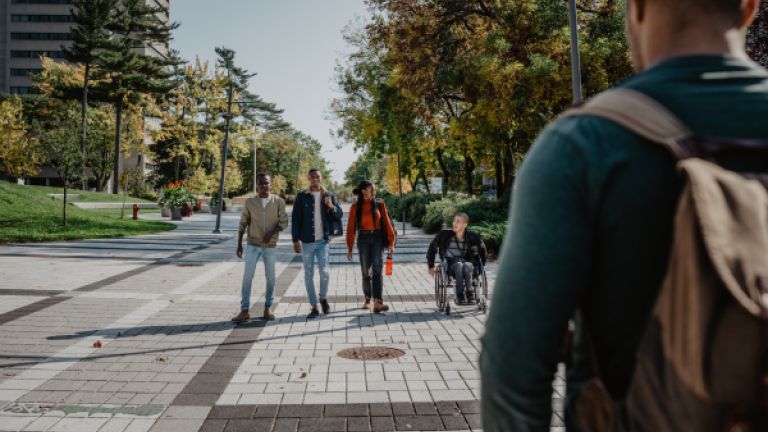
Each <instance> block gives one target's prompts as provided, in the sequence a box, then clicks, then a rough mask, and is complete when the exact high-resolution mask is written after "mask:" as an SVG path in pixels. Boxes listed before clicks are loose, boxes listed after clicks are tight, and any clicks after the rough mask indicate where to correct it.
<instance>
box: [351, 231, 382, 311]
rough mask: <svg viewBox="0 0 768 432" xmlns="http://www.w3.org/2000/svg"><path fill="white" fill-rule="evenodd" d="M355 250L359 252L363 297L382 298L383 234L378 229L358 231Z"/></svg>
mask: <svg viewBox="0 0 768 432" xmlns="http://www.w3.org/2000/svg"><path fill="white" fill-rule="evenodd" d="M357 250H358V252H359V253H360V267H361V269H362V272H363V293H365V298H366V299H370V298H374V299H378V300H382V297H381V296H382V291H383V286H384V280H383V278H382V267H383V266H384V261H383V259H382V252H383V251H384V236H383V235H382V234H381V232H380V231H360V233H359V235H358V237H357Z"/></svg>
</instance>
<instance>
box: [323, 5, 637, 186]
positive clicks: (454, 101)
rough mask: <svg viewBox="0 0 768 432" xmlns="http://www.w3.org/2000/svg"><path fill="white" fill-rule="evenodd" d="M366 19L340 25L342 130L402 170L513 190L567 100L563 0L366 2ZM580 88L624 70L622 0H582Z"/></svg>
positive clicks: (595, 86)
mask: <svg viewBox="0 0 768 432" xmlns="http://www.w3.org/2000/svg"><path fill="white" fill-rule="evenodd" d="M368 4H369V6H370V8H371V10H372V12H373V18H372V20H371V21H370V22H369V23H367V24H366V25H365V27H364V28H362V29H360V30H357V31H351V32H348V33H347V40H348V41H349V42H350V43H352V44H353V45H354V47H355V48H356V51H354V52H353V53H352V54H351V55H350V57H349V59H348V63H347V65H345V66H340V67H339V68H338V70H339V74H338V80H337V81H338V83H339V85H340V87H341V90H342V92H343V96H342V97H341V98H339V99H337V100H335V101H334V102H333V104H332V109H333V111H334V113H335V114H336V116H337V117H338V118H339V119H340V120H341V123H342V124H341V127H340V130H339V135H340V136H341V137H343V138H346V139H348V140H350V141H352V142H354V143H355V145H356V147H357V148H359V149H364V150H365V151H366V152H372V153H373V154H379V153H384V154H390V155H394V154H395V153H397V154H399V155H400V156H401V163H400V168H401V176H403V177H404V178H405V179H407V180H408V181H409V183H414V182H418V181H421V182H423V184H425V185H427V184H428V181H427V179H426V178H427V176H428V175H430V173H431V172H432V171H433V170H435V169H436V168H437V169H439V170H440V171H442V175H443V186H444V191H443V192H446V191H447V189H448V188H452V189H463V190H465V191H466V192H467V193H473V192H474V190H475V179H476V175H475V170H476V169H477V168H478V167H481V166H482V167H483V168H484V170H485V171H486V172H493V174H494V176H495V178H496V183H497V185H498V187H497V193H498V194H499V195H501V194H503V193H504V191H505V190H509V189H510V188H511V185H512V181H513V179H514V176H515V169H516V166H517V164H518V162H519V160H520V158H521V157H522V155H523V154H524V153H525V152H526V151H527V149H528V148H529V146H530V145H531V144H532V142H533V140H534V138H535V136H536V135H537V134H538V133H539V131H540V130H541V128H542V127H543V126H544V125H545V124H546V123H547V122H548V121H550V120H551V119H552V118H553V117H554V116H555V115H557V114H558V113H559V112H561V111H562V110H563V109H565V108H566V107H567V106H568V105H569V104H570V103H571V102H570V101H571V97H570V55H569V53H570V42H569V37H568V20H567V16H568V14H567V6H566V4H565V2H562V1H551V0H525V1H520V0H368ZM579 13H580V23H581V30H582V35H581V38H582V51H583V52H582V57H583V58H584V73H583V77H584V88H585V90H586V92H587V93H596V92H598V91H601V90H603V89H605V88H607V87H608V86H609V85H610V84H611V83H613V82H616V81H618V80H620V79H622V78H624V77H626V76H628V75H629V73H630V72H631V67H630V64H629V56H628V50H627V47H626V42H625V38H624V32H623V26H622V17H623V2H622V1H617V0H580V1H579Z"/></svg>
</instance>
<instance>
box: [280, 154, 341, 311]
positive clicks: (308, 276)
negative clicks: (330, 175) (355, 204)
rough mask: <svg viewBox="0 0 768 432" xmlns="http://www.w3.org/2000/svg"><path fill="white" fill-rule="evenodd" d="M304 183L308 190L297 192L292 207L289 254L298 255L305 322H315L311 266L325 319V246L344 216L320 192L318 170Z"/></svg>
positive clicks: (331, 196) (334, 202) (330, 197)
mask: <svg viewBox="0 0 768 432" xmlns="http://www.w3.org/2000/svg"><path fill="white" fill-rule="evenodd" d="M307 180H308V181H309V188H307V189H306V190H303V191H301V192H299V193H298V194H297V195H296V200H295V201H294V203H293V212H292V213H291V236H292V238H293V251H294V252H296V253H297V254H301V255H302V260H303V262H304V285H305V287H306V289H307V297H309V304H310V306H311V309H310V311H309V315H307V319H315V318H317V317H319V316H320V311H318V309H317V303H318V298H317V296H318V293H317V291H315V262H317V267H318V272H319V273H320V293H319V294H320V306H321V307H322V308H323V314H324V315H328V314H329V313H330V312H331V305H330V304H329V303H328V299H327V295H328V284H329V283H330V280H331V272H330V271H329V270H328V264H329V261H330V254H329V243H330V241H331V234H332V233H333V231H334V224H335V223H337V222H338V221H341V218H342V217H343V215H344V212H343V211H342V210H341V207H340V206H339V202H338V201H337V200H336V196H335V195H334V194H333V193H332V192H330V191H327V190H325V188H323V176H322V174H321V173H320V170H318V169H316V168H312V169H310V170H309V173H308V174H307Z"/></svg>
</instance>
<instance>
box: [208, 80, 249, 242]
mask: <svg viewBox="0 0 768 432" xmlns="http://www.w3.org/2000/svg"><path fill="white" fill-rule="evenodd" d="M227 79H228V80H229V91H228V94H227V114H226V116H225V119H226V120H227V123H226V129H225V130H224V147H223V148H222V149H221V176H219V202H218V206H219V211H217V212H216V228H214V230H213V233H214V234H221V209H222V207H223V204H224V174H225V170H226V168H227V151H228V149H229V121H230V120H231V119H232V93H233V91H234V90H233V81H232V71H231V70H228V71H227ZM254 158H255V155H254ZM254 191H255V189H254Z"/></svg>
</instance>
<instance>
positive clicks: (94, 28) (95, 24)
mask: <svg viewBox="0 0 768 432" xmlns="http://www.w3.org/2000/svg"><path fill="white" fill-rule="evenodd" d="M117 2H118V0H74V2H73V3H72V4H73V8H72V9H71V10H70V14H71V15H72V21H73V22H74V23H75V26H74V27H73V28H72V30H71V32H70V34H71V37H72V44H71V45H70V46H69V47H63V48H62V51H63V52H64V58H65V59H66V60H67V61H68V62H70V63H74V64H80V65H82V66H83V69H84V71H83V85H82V89H83V94H82V104H81V118H80V122H81V123H80V124H81V130H82V141H81V143H80V151H81V152H82V153H85V151H86V147H87V144H86V141H87V138H88V135H87V127H88V122H87V120H86V118H87V111H88V81H89V79H90V76H91V68H92V67H93V66H94V65H95V64H96V62H97V61H98V58H99V57H98V50H100V49H104V48H106V47H108V46H109V45H110V44H111V43H112V41H111V39H110V35H109V31H108V27H109V26H110V20H111V19H112V18H113V15H112V11H113V10H114V9H115V8H116V7H117ZM83 175H84V176H85V172H83ZM85 184H86V183H85V182H84V185H85Z"/></svg>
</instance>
